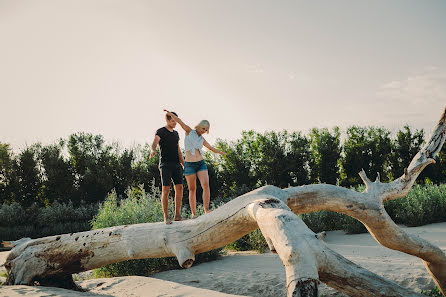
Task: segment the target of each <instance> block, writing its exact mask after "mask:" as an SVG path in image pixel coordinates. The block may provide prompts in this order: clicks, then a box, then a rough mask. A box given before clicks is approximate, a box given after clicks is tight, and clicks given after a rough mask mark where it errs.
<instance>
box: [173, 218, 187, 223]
mask: <svg viewBox="0 0 446 297" xmlns="http://www.w3.org/2000/svg"><path fill="white" fill-rule="evenodd" d="M173 220H174V221H176V222H179V221H184V219H183V218H182V217H175V218H174V219H173Z"/></svg>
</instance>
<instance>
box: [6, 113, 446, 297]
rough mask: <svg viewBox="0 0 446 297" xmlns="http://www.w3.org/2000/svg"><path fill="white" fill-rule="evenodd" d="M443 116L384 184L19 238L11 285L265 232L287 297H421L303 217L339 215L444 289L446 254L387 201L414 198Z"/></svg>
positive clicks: (181, 255) (185, 254) (66, 279)
mask: <svg viewBox="0 0 446 297" xmlns="http://www.w3.org/2000/svg"><path fill="white" fill-rule="evenodd" d="M445 131H446V124H445V113H443V115H442V118H441V120H440V122H439V123H438V125H437V127H436V128H435V130H434V132H433V134H432V135H431V138H430V140H429V141H428V142H427V144H426V146H425V147H424V148H423V149H422V150H421V151H420V152H419V153H418V154H417V156H415V157H414V159H413V161H412V162H411V164H410V166H409V167H408V169H407V170H406V171H405V173H404V175H403V176H402V177H400V178H399V179H397V180H395V181H393V182H391V183H388V184H383V183H381V182H379V180H377V181H375V182H371V181H370V180H369V179H368V178H367V176H366V174H365V172H361V173H360V175H361V177H362V178H363V180H364V182H365V184H366V186H367V188H366V190H365V192H363V193H358V192H355V191H352V190H349V189H345V188H342V187H337V186H333V185H326V184H320V185H309V186H302V187H293V188H289V189H285V190H281V189H279V188H276V187H273V186H266V187H263V188H260V189H257V190H255V191H252V192H250V193H247V194H245V195H242V196H240V197H238V198H236V199H234V200H232V201H231V202H229V203H227V204H225V205H223V206H222V207H220V208H218V209H217V210H215V211H213V212H212V213H210V214H207V215H204V216H201V217H199V218H197V219H195V220H188V221H182V222H174V223H173V224H172V225H165V224H163V223H148V224H137V225H129V226H119V227H112V228H106V229H100V230H92V231H88V232H81V233H74V234H63V235H58V236H50V237H45V238H39V239H34V240H28V241H25V242H21V243H20V244H19V245H18V246H16V247H15V248H14V249H13V250H12V251H11V253H10V255H9V257H8V259H7V262H6V264H5V266H6V269H7V270H8V272H9V275H8V278H7V284H10V285H14V284H27V285H33V284H35V283H36V282H38V283H39V284H41V285H57V286H63V287H74V286H75V284H74V282H73V281H72V278H71V274H72V273H76V272H81V271H86V270H90V269H94V268H98V267H102V266H104V265H107V264H111V263H116V262H121V261H124V260H129V259H142V258H155V257H170V256H175V257H177V259H178V262H179V264H180V266H182V267H184V268H189V267H190V266H191V265H192V264H193V262H194V259H195V258H194V257H195V255H196V254H199V253H202V252H205V251H208V250H212V249H215V248H218V247H221V246H224V245H225V244H227V243H230V242H232V241H234V240H236V239H238V238H240V237H242V236H243V235H245V234H247V233H249V232H251V231H253V230H255V229H257V228H260V230H261V231H262V233H263V235H264V236H265V238H266V241H267V242H268V245H269V246H270V248H271V251H273V252H276V253H278V254H279V256H280V259H281V260H282V262H283V264H284V266H285V271H286V282H287V283H286V285H287V292H288V296H312V297H313V296H317V284H318V283H319V281H322V282H324V283H326V284H327V285H329V286H331V287H334V288H336V289H337V290H339V291H342V292H344V293H346V294H348V295H350V296H405V297H407V296H422V295H420V294H417V293H414V292H410V291H409V290H407V289H405V288H403V287H401V286H399V285H397V284H395V283H393V282H390V281H387V280H385V279H383V278H381V277H379V276H377V275H375V274H373V273H372V272H370V271H368V270H366V269H364V268H362V267H359V266H358V265H356V264H354V263H352V262H350V261H349V260H347V259H345V258H344V257H342V256H341V255H339V254H337V253H336V252H334V251H332V250H331V249H329V248H328V247H327V246H326V244H325V243H324V242H323V241H322V240H321V239H320V238H321V237H323V235H322V234H320V235H317V234H315V233H313V232H312V231H311V230H310V229H308V227H307V226H306V225H305V224H304V223H303V222H302V220H300V218H299V217H297V216H296V215H295V214H300V213H307V212H314V211H319V210H332V211H337V212H341V213H345V214H347V215H350V216H352V217H354V218H356V219H358V220H360V221H361V222H362V223H364V225H365V226H366V227H367V229H368V230H369V232H370V233H371V234H372V235H373V237H374V238H375V239H376V240H377V241H378V242H379V243H381V244H382V245H384V246H386V247H389V248H391V249H395V250H399V251H402V252H405V253H408V254H411V255H414V256H417V257H419V258H421V259H422V260H423V261H424V263H425V266H426V268H427V270H428V271H429V273H430V274H431V275H432V277H433V279H434V280H435V282H436V283H437V285H438V286H439V288H440V290H442V292H443V293H444V292H445V289H446V255H445V254H444V252H442V251H441V249H439V248H438V247H436V246H434V245H432V244H430V243H429V242H427V241H425V240H423V239H421V238H418V237H416V236H412V235H410V234H407V233H405V232H404V231H403V230H402V229H401V228H399V227H398V226H397V225H396V224H395V223H394V222H393V221H392V220H391V218H390V217H389V216H388V214H387V213H386V211H385V209H384V206H383V202H384V201H387V200H389V199H396V198H399V197H402V196H404V195H406V194H407V192H408V191H409V189H410V187H411V186H412V185H413V183H414V182H415V179H416V177H417V176H418V175H419V173H420V172H421V171H422V170H423V169H424V167H425V166H427V165H428V164H430V163H432V162H434V161H433V157H434V156H435V155H436V154H437V153H438V152H439V150H440V149H441V146H442V145H443V143H444V140H445Z"/></svg>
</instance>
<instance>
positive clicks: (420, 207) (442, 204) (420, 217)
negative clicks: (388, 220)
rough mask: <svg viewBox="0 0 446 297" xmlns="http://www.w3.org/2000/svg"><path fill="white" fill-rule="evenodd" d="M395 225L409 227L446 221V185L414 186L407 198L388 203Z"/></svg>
mask: <svg viewBox="0 0 446 297" xmlns="http://www.w3.org/2000/svg"><path fill="white" fill-rule="evenodd" d="M385 207H386V210H387V212H388V213H389V215H390V216H391V217H392V218H393V220H394V221H395V223H397V224H404V225H406V226H409V227H414V226H421V225H426V224H432V223H439V222H445V221H446V184H442V185H439V186H437V185H414V186H413V187H412V189H411V190H410V191H409V193H408V194H407V195H406V197H403V198H400V199H396V200H392V201H388V202H386V204H385Z"/></svg>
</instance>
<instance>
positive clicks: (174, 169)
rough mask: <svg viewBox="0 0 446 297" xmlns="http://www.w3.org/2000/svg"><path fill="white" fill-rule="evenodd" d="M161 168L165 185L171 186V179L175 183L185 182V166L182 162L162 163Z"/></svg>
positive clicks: (162, 181)
mask: <svg viewBox="0 0 446 297" xmlns="http://www.w3.org/2000/svg"><path fill="white" fill-rule="evenodd" d="M159 169H160V174H161V183H162V185H163V186H170V180H171V179H172V180H173V183H174V185H180V184H183V168H182V167H181V164H180V163H161V164H160V166H159Z"/></svg>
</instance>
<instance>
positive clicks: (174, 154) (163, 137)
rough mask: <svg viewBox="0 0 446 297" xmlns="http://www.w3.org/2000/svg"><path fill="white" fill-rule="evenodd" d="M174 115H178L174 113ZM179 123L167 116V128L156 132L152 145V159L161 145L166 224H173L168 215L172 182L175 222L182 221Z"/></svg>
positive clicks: (160, 168)
mask: <svg viewBox="0 0 446 297" xmlns="http://www.w3.org/2000/svg"><path fill="white" fill-rule="evenodd" d="M173 114H175V115H177V114H176V113H174V112H173ZM176 125H177V122H176V121H175V120H174V119H173V118H172V117H171V116H169V115H168V114H166V126H164V127H162V128H159V129H158V130H157V131H156V134H155V138H154V140H153V143H152V147H151V149H152V151H151V152H150V158H152V157H153V156H155V155H156V147H157V146H158V144H159V147H160V152H161V158H160V163H159V170H160V175H161V183H162V191H161V202H162V206H163V213H164V223H166V224H171V223H172V222H171V220H169V215H168V205H169V190H170V181H171V179H172V180H173V183H174V189H175V217H174V220H175V221H181V220H183V218H182V217H181V202H182V199H183V167H184V159H183V154H182V153H181V150H180V146H179V145H178V142H179V140H180V136H179V135H178V132H177V131H175V130H174V128H175V126H176Z"/></svg>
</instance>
